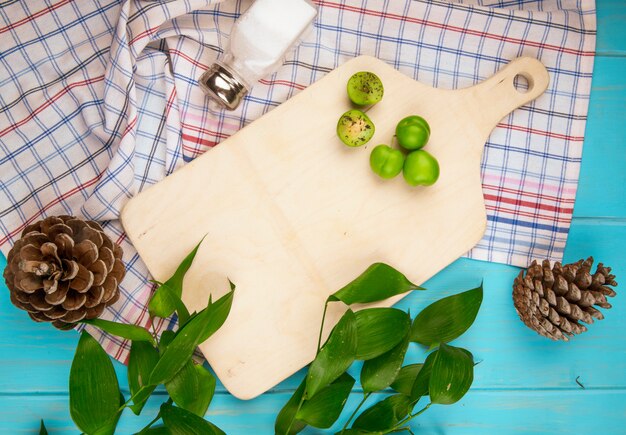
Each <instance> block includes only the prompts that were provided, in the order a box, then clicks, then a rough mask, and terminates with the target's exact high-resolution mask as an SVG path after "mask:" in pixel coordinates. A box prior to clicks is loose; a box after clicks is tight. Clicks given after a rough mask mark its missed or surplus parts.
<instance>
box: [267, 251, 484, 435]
mask: <svg viewBox="0 0 626 435" xmlns="http://www.w3.org/2000/svg"><path fill="white" fill-rule="evenodd" d="M412 290H423V289H422V288H421V287H418V286H416V285H415V284H412V283H411V282H410V281H409V280H407V278H406V277H405V276H404V275H403V274H402V273H400V272H398V271H397V270H395V269H393V268H392V267H390V266H388V265H386V264H382V263H376V264H373V265H372V266H370V267H369V268H368V269H367V270H366V271H365V272H363V273H362V274H361V275H360V276H359V277H358V278H356V279H355V280H354V281H352V282H351V283H350V284H348V285H347V286H345V287H344V288H342V289H340V290H339V291H337V292H335V293H333V294H332V295H331V296H329V297H328V299H327V301H326V303H325V307H324V314H323V316H322V323H321V326H320V333H319V341H318V350H317V355H316V357H315V359H314V360H313V362H312V363H311V365H310V366H309V369H308V372H307V375H306V376H305V378H304V379H303V381H302V383H301V384H300V386H299V387H298V389H297V390H296V391H295V393H294V394H293V396H292V397H291V398H290V399H289V401H288V402H287V403H286V404H285V406H284V407H283V408H282V410H281V411H280V413H279V414H278V417H277V419H276V423H275V432H276V434H279V435H293V434H296V433H298V432H300V431H302V430H303V429H304V428H305V427H306V426H313V427H317V428H329V427H331V426H332V425H333V424H334V423H335V422H336V421H337V419H338V418H339V417H340V415H341V413H342V411H343V408H344V406H345V404H346V402H347V399H348V397H349V395H350V393H351V391H352V388H353V386H354V384H355V380H354V379H353V378H352V376H350V375H349V374H348V373H347V370H348V369H349V367H351V366H352V364H353V363H354V362H355V361H359V360H360V361H363V367H362V369H361V376H360V378H361V379H360V381H361V386H362V388H363V392H364V395H363V399H362V400H361V402H360V403H359V404H358V405H357V407H356V409H355V410H354V411H353V412H352V414H351V415H350V417H349V418H348V420H347V421H346V423H345V424H344V426H343V428H342V429H341V431H340V432H339V434H353V435H366V434H387V433H394V432H402V431H408V432H409V433H412V432H411V429H410V426H408V423H409V422H410V421H411V420H413V419H414V418H416V417H418V416H419V415H421V414H422V413H424V412H426V411H427V410H428V409H429V408H430V407H431V406H432V405H434V404H439V405H450V404H453V403H456V402H457V401H459V400H460V399H461V398H462V397H463V396H464V395H465V393H466V392H467V391H468V390H469V388H470V386H471V384H472V381H473V379H474V361H473V356H472V354H471V353H470V352H469V351H467V350H465V349H462V348H458V347H454V346H451V345H449V344H448V343H449V342H451V341H453V340H454V339H456V338H458V337H459V336H460V335H462V334H463V333H464V332H465V331H467V329H468V328H469V327H470V326H471V324H472V323H473V322H474V319H475V318H476V315H477V314H478V310H479V308H480V305H481V303H482V297H483V290H482V285H481V286H480V287H478V288H475V289H473V290H469V291H466V292H463V293H459V294H456V295H453V296H449V297H447V298H443V299H441V300H439V301H437V302H434V303H433V304H431V305H429V306H428V307H426V308H425V309H424V310H423V311H422V312H420V313H419V314H418V315H417V316H416V317H415V319H414V320H413V321H411V319H410V317H409V314H408V313H405V312H404V311H401V310H398V309H395V308H365V309H362V310H360V311H356V312H355V311H353V310H352V309H351V308H350V306H351V305H353V304H363V303H370V302H378V301H382V300H385V299H387V298H389V297H391V296H395V295H398V294H401V293H405V292H407V291H412ZM332 302H342V303H344V304H345V305H346V306H347V309H346V311H345V313H344V315H343V316H342V317H341V318H340V319H339V321H338V322H337V324H336V325H335V326H334V328H333V329H332V331H331V332H330V334H329V336H328V338H327V340H326V342H325V343H324V344H323V345H322V344H321V341H322V340H321V338H322V331H323V329H324V322H325V319H326V311H327V308H328V305H329V304H330V303H332ZM411 342H415V343H420V344H422V345H424V346H427V347H428V348H429V350H430V351H431V352H430V353H429V354H428V356H427V358H426V360H425V361H424V362H423V363H419V364H408V365H403V363H404V359H405V355H406V352H407V350H408V347H409V344H410V343H411ZM387 388H391V389H392V390H394V391H395V392H396V394H393V395H391V396H388V397H386V398H385V399H383V400H381V401H379V402H377V403H375V404H373V405H371V406H370V407H368V408H367V409H365V410H364V411H362V412H361V413H360V414H359V411H360V410H361V408H362V407H363V406H364V404H365V402H366V401H367V400H368V399H369V398H370V397H371V395H372V393H374V392H380V391H383V390H386V389H387ZM425 396H429V397H430V402H429V403H428V404H427V405H425V406H424V407H423V408H422V409H420V410H419V411H416V412H413V408H414V407H415V406H416V404H417V403H418V402H419V401H420V399H422V398H423V397H425ZM357 414H359V415H358V416H357ZM355 417H356V419H355ZM353 419H354V422H353ZM350 425H351V426H350ZM349 426H350V427H349Z"/></svg>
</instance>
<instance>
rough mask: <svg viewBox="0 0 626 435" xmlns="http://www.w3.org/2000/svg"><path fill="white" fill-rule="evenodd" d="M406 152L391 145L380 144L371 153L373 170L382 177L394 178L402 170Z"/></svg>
mask: <svg viewBox="0 0 626 435" xmlns="http://www.w3.org/2000/svg"><path fill="white" fill-rule="evenodd" d="M403 165H404V154H402V152H401V151H400V150H395V149H393V148H391V147H390V146H389V145H378V146H377V147H375V148H374V149H373V150H372V153H371V154H370V166H371V167H372V171H374V172H375V173H376V174H378V175H379V176H380V177H382V178H386V179H388V178H393V177H395V176H396V175H398V174H399V173H400V172H402V166H403Z"/></svg>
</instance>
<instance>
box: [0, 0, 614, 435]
mask: <svg viewBox="0 0 626 435" xmlns="http://www.w3.org/2000/svg"><path fill="white" fill-rule="evenodd" d="M597 3H598V27H599V29H598V46H597V52H598V57H596V67H595V72H594V79H593V91H592V98H591V106H590V113H589V121H588V124H587V125H588V128H587V134H586V137H585V148H584V157H583V165H582V171H581V181H580V189H579V194H578V197H577V200H576V206H575V210H574V214H575V216H576V217H575V219H574V223H573V225H572V231H571V233H570V236H569V239H568V244H567V249H566V260H568V261H572V260H576V259H578V258H580V257H581V256H584V255H588V254H593V255H595V256H596V257H597V258H598V259H600V260H602V261H604V262H606V263H608V264H610V265H612V266H613V267H614V269H615V272H616V274H617V275H618V281H620V279H619V278H620V277H622V279H621V281H622V283H621V284H622V286H624V285H625V283H626V281H625V279H626V278H624V277H626V251H625V250H624V249H623V246H625V245H626V219H625V217H626V202H625V201H624V198H626V184H625V183H624V182H623V179H620V178H619V175H620V174H623V172H624V169H625V166H624V161H623V160H620V159H623V157H624V155H626V153H625V152H624V146H625V145H626V144H625V141H626V139H624V138H626V125H625V123H624V113H625V112H624V102H625V101H626V86H625V85H624V79H623V71H625V70H626V33H625V31H624V22H626V21H625V20H626V3H625V2H623V0H598V2H597ZM620 108H621V109H620ZM609 139H610V140H609ZM622 176H623V175H622ZM3 267H4V260H3V259H0V269H1V268H3ZM516 270H517V269H515V268H512V267H507V266H502V265H496V264H489V263H484V262H477V261H469V260H459V261H457V262H455V263H453V264H452V265H451V266H449V267H447V268H446V269H445V270H444V271H442V272H440V273H439V274H437V275H436V276H435V277H434V278H433V279H431V280H430V281H429V282H428V283H427V285H428V286H429V287H430V288H431V289H432V291H429V292H422V293H420V300H419V301H417V300H413V302H411V300H409V299H407V300H405V301H404V302H403V303H415V304H416V305H415V306H416V307H417V306H418V304H424V305H425V304H426V303H428V301H429V300H433V299H434V298H435V296H436V295H435V293H436V292H437V291H447V292H448V293H452V292H455V291H456V290H458V289H460V288H462V287H466V286H467V285H468V284H470V285H471V284H473V283H474V282H468V281H472V280H478V279H480V278H481V277H483V276H484V277H485V284H486V287H485V294H486V298H485V302H484V306H483V309H482V311H481V313H480V317H479V319H478V321H477V322H478V323H477V324H476V325H475V326H474V327H473V328H472V329H471V330H470V332H469V335H468V336H467V337H464V338H463V340H467V341H465V344H466V345H467V346H469V348H470V349H472V350H475V353H476V355H477V357H479V358H481V359H482V361H483V362H482V363H481V364H480V365H478V366H477V368H476V384H475V386H474V388H473V389H472V390H471V391H470V393H468V395H467V396H466V397H465V398H464V399H463V400H462V401H461V403H459V404H457V405H454V406H449V407H434V408H433V409H431V410H429V411H428V412H427V413H425V414H424V415H423V416H421V417H420V418H419V423H416V425H415V427H416V428H419V429H421V431H420V433H426V434H440V433H446V434H474V433H476V434H485V433H488V434H490V433H502V434H508V433H519V434H526V433H597V434H603V435H604V434H620V433H624V429H623V428H624V426H625V425H626V405H624V404H625V403H626V354H625V349H626V336H625V335H624V331H625V330H626V329H625V326H626V325H625V324H624V319H626V306H625V303H624V300H625V299H624V296H623V295H622V293H623V291H624V290H623V289H622V288H621V287H618V289H617V290H618V296H617V297H616V298H615V300H614V308H613V309H612V310H610V311H609V312H608V313H607V318H606V320H603V321H602V322H599V323H598V324H596V325H592V328H590V331H589V332H588V333H586V334H585V335H583V336H581V337H579V338H578V339H577V340H574V341H573V342H571V343H569V344H560V343H554V344H553V343H551V342H547V341H545V339H543V338H541V337H539V336H537V335H535V334H534V333H533V332H532V331H530V330H526V329H525V327H524V326H523V325H522V324H521V323H520V322H519V321H518V320H517V319H516V318H515V313H514V311H513V307H512V304H511V303H510V281H511V279H512V277H513V276H514V275H515V272H516ZM446 289H447V290H446ZM441 294H443V293H441ZM422 297H423V299H422ZM429 298H430V299H429ZM403 307H404V306H403ZM0 321H2V325H3V327H2V328H0V346H1V349H2V353H1V355H0V405H1V406H0V433H2V434H4V433H7V434H14V433H30V434H33V433H36V428H38V421H39V418H41V417H43V418H44V419H46V421H47V422H48V424H49V426H50V427H51V428H52V429H53V430H51V433H53V434H54V433H56V434H72V433H78V431H77V430H76V429H75V428H74V426H73V424H72V422H71V419H70V417H69V411H68V397H67V380H68V373H69V367H70V362H71V359H72V356H73V352H74V349H75V346H76V343H77V336H76V335H75V334H74V333H61V332H59V331H55V330H52V328H47V327H45V326H43V325H37V324H34V323H33V322H31V321H30V320H28V319H27V317H26V316H25V315H24V314H23V313H21V312H19V311H18V310H16V309H14V308H13V307H11V306H10V305H9V302H8V296H7V291H6V288H4V287H2V288H0ZM116 368H117V370H118V376H119V377H120V382H121V383H122V384H123V385H127V383H126V377H125V374H124V369H125V368H124V367H122V366H121V365H120V364H116ZM577 376H580V381H581V382H582V383H583V384H584V385H585V387H586V389H585V390H582V389H580V387H578V385H577V384H576V383H575V379H576V377H577ZM299 379H301V375H295V376H293V377H291V378H290V379H288V380H286V381H285V382H283V383H281V384H280V385H279V386H278V387H276V388H275V389H274V390H273V391H272V392H271V393H268V394H265V395H263V396H260V397H259V398H257V399H255V400H252V401H249V402H242V401H238V400H237V399H235V398H233V397H232V396H230V395H228V394H225V393H223V388H221V389H219V392H218V394H217V395H216V397H215V399H214V401H213V403H212V404H211V407H210V409H209V418H210V419H211V420H212V421H214V422H216V423H217V424H218V425H221V426H222V427H223V428H224V429H225V430H227V432H228V433H229V434H257V433H258V434H261V433H262V434H265V433H271V428H272V425H273V421H274V418H275V415H276V413H277V412H278V410H279V409H280V407H281V406H282V405H283V404H284V403H285V401H286V400H287V399H288V397H289V395H290V394H291V391H293V387H294V385H296V383H297V381H298V380H299ZM161 398H162V397H161ZM161 398H159V399H161ZM356 401H358V393H357V394H354V395H353V396H352V398H351V400H350V402H349V403H348V405H347V409H346V411H345V413H346V414H347V413H348V411H350V410H352V409H354V406H355V403H356ZM159 403H160V402H158V401H151V402H150V403H149V405H148V407H147V408H146V414H145V418H144V417H141V418H137V417H134V416H132V415H131V414H130V413H125V414H124V416H123V417H122V419H121V422H120V428H121V430H120V433H123V434H126V433H131V432H132V430H134V429H139V428H140V427H141V426H142V425H143V424H144V423H146V422H147V419H148V418H149V416H151V415H154V414H155V413H156V409H157V407H158V405H159ZM431 411H432V412H431ZM422 417H423V418H422ZM418 424H419V426H418ZM309 433H311V432H309Z"/></svg>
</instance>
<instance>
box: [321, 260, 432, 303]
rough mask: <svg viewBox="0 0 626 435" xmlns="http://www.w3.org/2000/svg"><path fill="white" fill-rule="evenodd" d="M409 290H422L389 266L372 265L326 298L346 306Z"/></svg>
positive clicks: (385, 297)
mask: <svg viewBox="0 0 626 435" xmlns="http://www.w3.org/2000/svg"><path fill="white" fill-rule="evenodd" d="M409 290H424V289H423V288H421V287H419V286H417V285H415V284H413V283H412V282H410V281H409V280H408V279H406V277H405V276H404V275H403V274H401V273H400V272H398V271H397V270H396V269H394V268H393V267H391V266H388V265H386V264H384V263H374V264H372V265H371V266H370V267H368V268H367V269H366V270H365V272H363V273H362V274H361V275H359V276H358V277H357V278H356V279H355V280H354V281H352V282H351V283H350V284H348V285H346V286H345V287H343V288H342V289H340V290H338V291H336V292H335V293H333V294H332V295H330V296H329V297H328V300H329V301H342V302H343V303H345V304H346V305H352V304H356V303H361V304H364V303H368V302H376V301H382V300H384V299H388V298H390V297H391V296H395V295H399V294H402V293H406V292H408V291H409Z"/></svg>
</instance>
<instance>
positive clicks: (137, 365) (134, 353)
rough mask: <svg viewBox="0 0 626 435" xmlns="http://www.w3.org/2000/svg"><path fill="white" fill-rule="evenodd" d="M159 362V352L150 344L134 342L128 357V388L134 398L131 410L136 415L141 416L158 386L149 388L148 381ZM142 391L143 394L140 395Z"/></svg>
mask: <svg viewBox="0 0 626 435" xmlns="http://www.w3.org/2000/svg"><path fill="white" fill-rule="evenodd" d="M157 361H159V352H158V351H157V350H156V349H155V348H154V347H153V346H152V345H151V344H150V343H146V342H145V341H133V343H132V345H131V346H130V355H129V357H128V386H129V388H130V395H131V397H134V399H133V405H131V406H129V408H130V409H131V410H132V411H133V412H134V413H135V415H139V414H141V410H142V409H143V407H144V405H145V404H146V401H147V400H148V398H149V397H150V395H151V394H152V392H153V391H154V389H155V388H156V385H153V386H151V387H148V382H147V381H148V379H149V378H150V373H152V370H153V369H154V366H156V363H157ZM143 387H147V388H143ZM142 388H143V389H142ZM140 390H141V393H139V391H140ZM137 393H139V394H137ZM136 394H137V395H136ZM135 395H136V396H135Z"/></svg>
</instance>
